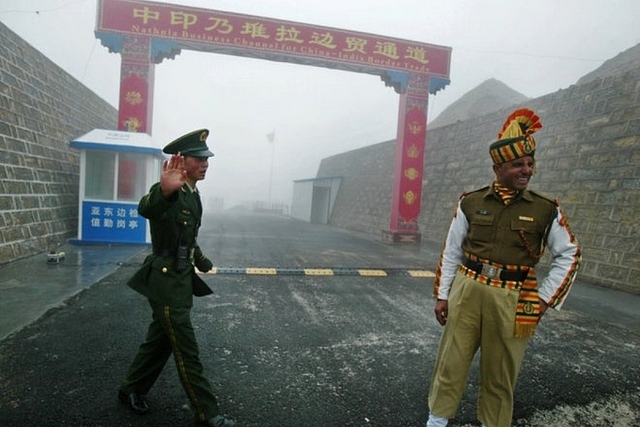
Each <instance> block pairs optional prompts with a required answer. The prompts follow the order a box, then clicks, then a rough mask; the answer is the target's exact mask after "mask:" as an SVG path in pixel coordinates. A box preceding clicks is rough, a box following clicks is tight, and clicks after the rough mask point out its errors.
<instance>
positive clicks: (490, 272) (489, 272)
mask: <svg viewBox="0 0 640 427" xmlns="http://www.w3.org/2000/svg"><path fill="white" fill-rule="evenodd" d="M462 265H464V266H465V267H467V268H468V269H469V270H472V271H475V272H476V273H478V274H482V275H483V276H487V277H488V278H490V279H500V280H503V281H512V282H522V281H524V279H526V278H527V273H528V272H527V271H509V270H503V269H501V268H499V267H495V266H492V265H489V264H484V263H481V262H479V261H473V260H470V259H469V258H465V259H464V262H463V263H462Z"/></svg>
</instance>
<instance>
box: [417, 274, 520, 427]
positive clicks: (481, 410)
mask: <svg viewBox="0 0 640 427" xmlns="http://www.w3.org/2000/svg"><path fill="white" fill-rule="evenodd" d="M517 302H518V291H517V290H508V289H502V288H496V287H492V286H489V285H483V284H481V283H478V282H476V281H475V280H472V279H470V278H468V277H466V276H464V275H463V274H461V273H460V272H458V274H457V275H456V278H455V279H454V281H453V284H452V287H451V292H450V293H449V304H448V306H449V313H448V317H447V323H446V325H445V327H444V331H443V333H442V337H441V339H440V346H439V347H438V355H437V358H436V365H435V367H434V371H433V376H432V379H431V385H430V390H429V410H430V411H431V413H433V414H435V415H438V416H441V417H444V418H453V417H454V416H455V414H456V411H457V410H458V405H459V404H460V399H461V398H462V394H463V392H464V389H465V385H466V383H467V374H468V372H469V368H470V366H471V363H472V361H473V358H474V355H475V354H476V352H477V351H478V349H480V387H479V392H478V419H479V420H480V422H482V423H483V424H485V425H486V426H489V427H509V426H511V417H512V416H513V392H514V390H515V387H516V380H517V378H518V373H519V371H520V365H521V363H522V358H523V357H524V353H525V350H526V346H527V339H526V338H514V336H513V333H514V327H515V316H516V304H517Z"/></svg>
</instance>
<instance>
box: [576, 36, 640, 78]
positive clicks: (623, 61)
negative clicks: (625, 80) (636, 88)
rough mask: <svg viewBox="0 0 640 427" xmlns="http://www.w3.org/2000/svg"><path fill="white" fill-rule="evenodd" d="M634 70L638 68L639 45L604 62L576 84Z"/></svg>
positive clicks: (639, 58) (639, 63)
mask: <svg viewBox="0 0 640 427" xmlns="http://www.w3.org/2000/svg"><path fill="white" fill-rule="evenodd" d="M635 68H640V44H637V45H635V46H634V47H632V48H630V49H627V50H625V51H624V52H621V53H619V54H618V55H616V56H614V57H613V58H611V59H609V60H608V61H605V62H604V63H603V64H602V65H601V66H600V67H598V68H596V69H595V70H593V71H592V72H590V73H589V74H585V75H584V76H582V77H581V78H580V80H578V82H577V84H579V85H581V84H583V83H587V82H589V81H591V80H594V79H598V78H600V77H605V76H611V75H614V74H620V73H624V72H625V71H629V70H633V69H635Z"/></svg>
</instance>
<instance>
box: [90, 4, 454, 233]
mask: <svg viewBox="0 0 640 427" xmlns="http://www.w3.org/2000/svg"><path fill="white" fill-rule="evenodd" d="M95 34H96V37H97V38H99V39H100V40H101V42H102V44H103V45H104V46H106V47H108V48H109V51H110V52H116V53H120V54H121V56H122V65H121V71H120V102H119V109H118V130H126V131H129V132H146V133H148V134H151V129H152V123H153V89H154V71H155V68H154V67H155V64H159V63H161V62H162V60H163V59H165V58H174V57H175V56H176V55H178V54H179V53H180V52H181V50H182V49H190V50H197V51H202V52H212V53H222V54H227V55H237V56H245V57H253V58H259V59H266V60H270V61H279V62H289V63H295V64H302V65H313V66H318V67H325V68H334V69H340V70H345V71H353V72H356V73H367V74H373V75H377V76H380V78H381V79H382V80H383V81H384V82H385V84H386V85H387V86H392V87H393V88H394V89H395V91H396V92H397V93H399V94H400V107H399V117H398V133H397V146H396V147H397V148H396V160H395V169H394V182H393V195H392V204H391V213H390V219H389V230H383V232H382V233H383V239H384V240H385V241H389V242H418V241H420V231H419V229H418V218H419V216H420V205H421V197H422V175H423V169H424V147H425V142H426V132H427V107H428V100H429V94H435V93H436V92H437V91H438V90H440V89H442V88H444V87H445V86H446V85H447V84H449V67H450V59H451V48H449V47H444V46H437V45H432V44H427V43H421V42H415V41H409V40H403V39H397V38H391V37H384V36H379V35H374V34H367V33H361V32H355V31H348V30H341V29H337V28H329V27H322V26H316V25H308V24H302V23H299V22H291V21H283V20H276V19H271V18H263V17H259V16H251V15H241V14H236V13H230V12H221V11H216V10H208V9H199V8H192V7H187V6H181V5H172V4H167V3H156V2H148V1H142V0H100V1H99V4H98V17H97V22H96V32H95Z"/></svg>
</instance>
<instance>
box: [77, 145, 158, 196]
mask: <svg viewBox="0 0 640 427" xmlns="http://www.w3.org/2000/svg"><path fill="white" fill-rule="evenodd" d="M116 174H117V177H118V179H117V181H116V180H115V179H114V177H115V176H116ZM146 183H147V157H146V156H145V155H144V154H138V153H117V152H113V151H92V150H87V152H86V170H85V190H84V193H85V194H84V196H85V198H87V199H95V200H118V201H134V202H137V201H138V200H140V198H141V197H142V196H143V195H144V194H145V193H146V191H147V188H145V186H146V185H147V184H146ZM114 189H117V193H116V192H115V191H114Z"/></svg>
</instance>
